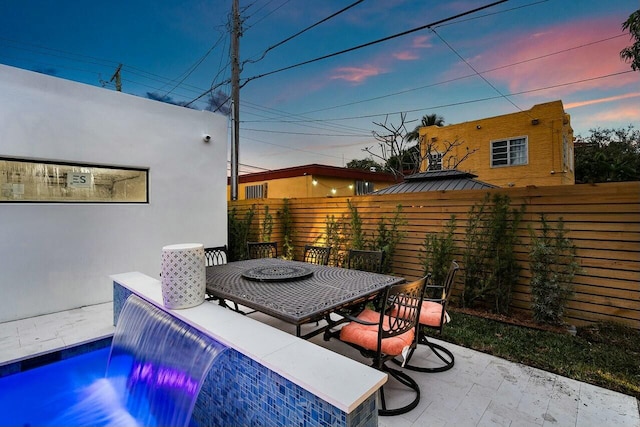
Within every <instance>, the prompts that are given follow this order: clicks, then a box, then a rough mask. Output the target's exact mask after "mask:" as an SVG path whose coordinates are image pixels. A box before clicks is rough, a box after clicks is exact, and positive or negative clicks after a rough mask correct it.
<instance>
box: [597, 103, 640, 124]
mask: <svg viewBox="0 0 640 427" xmlns="http://www.w3.org/2000/svg"><path fill="white" fill-rule="evenodd" d="M592 120H593V121H594V122H596V123H600V122H623V121H625V122H629V123H632V122H634V123H637V122H638V121H640V106H638V105H622V106H620V107H616V108H613V109H608V110H605V111H602V112H600V113H596V114H594V116H593V117H592Z"/></svg>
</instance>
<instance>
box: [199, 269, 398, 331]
mask: <svg viewBox="0 0 640 427" xmlns="http://www.w3.org/2000/svg"><path fill="white" fill-rule="evenodd" d="M206 273H207V286H206V288H207V294H209V295H211V296H213V297H217V298H220V299H221V300H222V301H224V300H228V301H232V302H234V303H237V304H241V305H243V306H245V307H248V308H251V309H253V310H256V311H259V312H262V313H265V314H268V315H270V316H273V317H275V318H277V319H280V320H283V321H285V322H288V323H291V324H293V325H295V326H296V335H297V336H299V337H300V336H301V333H300V332H301V325H303V324H305V323H309V322H312V321H316V320H319V319H322V318H325V319H329V315H330V314H331V313H333V312H335V311H336V310H339V309H340V308H344V307H347V306H349V305H352V304H357V303H359V302H364V301H367V300H368V299H370V298H372V297H373V296H375V295H377V294H378V293H380V291H382V290H383V289H384V288H385V287H387V286H389V285H394V284H396V283H401V282H404V279H403V278H401V277H394V276H389V275H384V274H378V273H369V272H365V271H359V270H349V269H346V268H340V267H330V266H323V265H316V264H310V263H305V262H299V261H288V260H283V259H277V258H262V259H252V260H246V261H238V262H230V263H228V264H223V265H217V266H212V267H207V269H206ZM322 331H323V328H319V329H317V330H314V331H312V332H310V333H308V334H306V335H305V336H302V338H305V339H306V338H310V337H312V336H315V335H317V334H319V333H321V332H322Z"/></svg>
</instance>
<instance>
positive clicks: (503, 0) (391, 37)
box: [241, 0, 508, 87]
mask: <svg viewBox="0 0 640 427" xmlns="http://www.w3.org/2000/svg"><path fill="white" fill-rule="evenodd" d="M507 1H508V0H499V1H496V2H493V3H491V4H488V5H485V6H481V7H478V8H475V9H472V10H469V11H467V12H463V13H459V14H457V15H454V16H451V17H448V18H444V19H441V20H438V21H435V22H432V23H430V24H427V25H422V26H420V27H417V28H413V29H411V30H407V31H403V32H401V33H397V34H394V35H391V36H387V37H383V38H381V39H378V40H374V41H371V42H368V43H364V44H361V45H358V46H354V47H350V48H348V49H344V50H341V51H339V52H334V53H330V54H328V55H323V56H320V57H318V58H314V59H310V60H308V61H304V62H299V63H297V64H293V65H289V66H287V67H283V68H279V69H277V70H273V71H269V72H267V73H263V74H258V75H256V76H253V77H249V78H247V79H245V80H244V82H243V83H242V85H241V87H243V86H245V85H246V84H247V83H249V82H250V81H252V80H256V79H260V78H262V77H266V76H270V75H272V74H276V73H280V72H282V71H287V70H290V69H292V68H297V67H300V66H303V65H307V64H311V63H313V62H317V61H321V60H323V59H328V58H332V57H334V56H338V55H342V54H344V53H348V52H353V51H354V50H358V49H362V48H365V47H369V46H373V45H375V44H378V43H382V42H385V41H389V40H392V39H395V38H398V37H402V36H406V35H408V34H411V33H415V32H417V31H421V30H424V29H427V28H431V27H433V26H435V25H439V24H442V23H444V22H448V21H452V20H454V19H457V18H460V17H462V16H466V15H469V14H472V13H475V12H478V11H480V10H483V9H487V8H489V7H493V6H495V5H498V4H500V3H505V2H507Z"/></svg>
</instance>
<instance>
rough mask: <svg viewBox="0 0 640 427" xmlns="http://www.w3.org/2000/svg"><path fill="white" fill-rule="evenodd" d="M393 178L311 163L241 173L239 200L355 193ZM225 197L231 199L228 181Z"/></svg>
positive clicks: (390, 182) (379, 186)
mask: <svg viewBox="0 0 640 427" xmlns="http://www.w3.org/2000/svg"><path fill="white" fill-rule="evenodd" d="M396 182H398V180H396V179H395V177H394V176H393V175H392V174H389V173H383V172H371V171H364V170H360V169H347V168H340V167H335V166H326V165H316V164H312V165H304V166H296V167H291V168H286V169H278V170H273V171H267V172H258V173H251V174H246V175H241V176H239V177H238V200H247V199H261V198H265V199H283V198H303V197H347V196H356V195H361V194H368V193H371V192H373V191H376V190H380V189H382V188H386V187H388V186H390V185H393V184H395V183H396ZM227 200H231V188H230V186H229V185H227Z"/></svg>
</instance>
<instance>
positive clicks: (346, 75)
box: [330, 65, 384, 83]
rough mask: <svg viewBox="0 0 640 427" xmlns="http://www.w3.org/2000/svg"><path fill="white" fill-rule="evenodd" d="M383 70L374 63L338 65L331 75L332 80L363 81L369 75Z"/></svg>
mask: <svg viewBox="0 0 640 427" xmlns="http://www.w3.org/2000/svg"><path fill="white" fill-rule="evenodd" d="M383 72H384V70H383V69H382V68H380V67H377V66H375V65H365V66H362V67H340V68H336V69H335V70H334V71H333V74H332V75H331V77H330V78H331V79H332V80H346V81H348V82H352V83H363V82H364V81H365V80H366V79H368V78H369V77H373V76H377V75H378V74H382V73H383Z"/></svg>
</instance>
